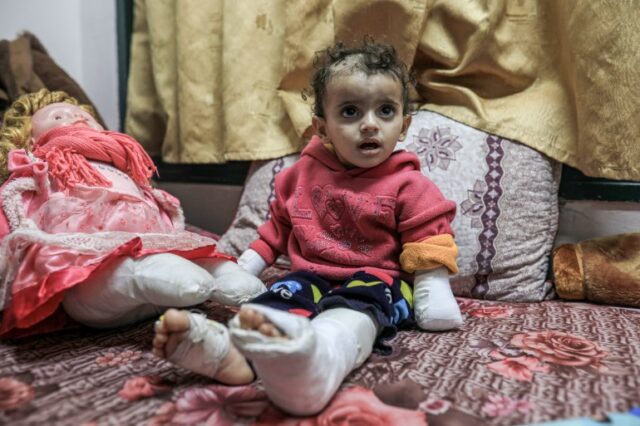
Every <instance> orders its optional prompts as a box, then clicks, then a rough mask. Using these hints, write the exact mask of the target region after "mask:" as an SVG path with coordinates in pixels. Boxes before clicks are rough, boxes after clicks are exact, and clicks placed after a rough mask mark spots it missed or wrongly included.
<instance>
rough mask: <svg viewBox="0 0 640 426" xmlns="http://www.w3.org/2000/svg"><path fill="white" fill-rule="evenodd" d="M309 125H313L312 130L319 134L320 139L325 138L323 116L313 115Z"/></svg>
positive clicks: (325, 128)
mask: <svg viewBox="0 0 640 426" xmlns="http://www.w3.org/2000/svg"><path fill="white" fill-rule="evenodd" d="M311 126H312V127H313V131H314V133H315V134H316V135H318V136H320V138H322V140H326V139H327V122H326V121H325V119H324V118H323V117H318V116H317V115H314V116H313V118H312V119H311Z"/></svg>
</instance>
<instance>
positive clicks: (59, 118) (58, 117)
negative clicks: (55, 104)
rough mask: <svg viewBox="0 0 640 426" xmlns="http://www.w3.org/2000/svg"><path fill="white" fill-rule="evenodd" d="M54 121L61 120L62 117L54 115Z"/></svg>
mask: <svg viewBox="0 0 640 426" xmlns="http://www.w3.org/2000/svg"><path fill="white" fill-rule="evenodd" d="M53 119H54V120H62V116H61V115H56V116H55V117H53Z"/></svg>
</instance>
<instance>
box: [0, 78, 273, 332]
mask: <svg viewBox="0 0 640 426" xmlns="http://www.w3.org/2000/svg"><path fill="white" fill-rule="evenodd" d="M0 130H1V131H0V171H1V172H2V175H1V176H2V178H4V177H7V176H8V175H9V172H12V173H11V175H10V176H9V178H8V180H7V181H6V182H5V184H4V185H3V186H2V187H1V188H0V200H1V203H0V242H1V243H2V244H1V245H0V309H3V312H2V322H1V323H0V334H1V335H3V336H14V337H16V336H19V335H27V334H33V333H35V332H44V331H50V330H54V329H57V328H60V327H61V326H63V325H64V324H65V322H66V318H67V316H69V317H71V318H73V319H74V320H76V321H77V322H80V323H82V324H86V325H90V326H95V327H116V326H120V325H124V324H130V323H133V322H135V321H139V320H142V319H145V318H150V317H154V316H157V315H158V314H159V313H160V312H163V311H164V310H165V309H166V308H167V307H175V306H183V307H186V306H191V305H195V304H198V303H202V302H204V301H206V300H208V299H214V300H217V301H219V302H223V303H229V304H240V303H242V302H245V301H247V300H250V299H251V298H253V297H255V296H256V295H258V294H260V293H262V292H263V291H264V290H266V289H265V287H264V285H263V284H262V282H260V280H259V279H257V278H256V277H255V276H253V275H251V274H249V273H247V272H246V271H245V270H244V269H242V268H240V267H239V266H238V265H237V264H236V263H234V262H232V261H230V258H229V257H228V256H224V255H222V254H221V253H218V252H217V251H216V249H215V241H214V240H212V239H211V238H208V237H204V236H202V235H198V234H195V233H192V232H188V231H185V230H184V218H183V216H182V210H181V208H180V204H179V202H178V200H176V199H175V198H173V197H171V196H170V195H169V194H167V193H165V192H163V191H159V190H156V189H153V188H152V187H151V186H150V184H149V178H150V177H151V174H152V173H153V171H154V170H155V167H154V165H153V163H152V161H151V159H150V158H149V156H148V155H147V154H146V153H145V152H144V150H143V149H142V147H141V146H140V145H139V144H138V143H137V142H136V141H135V140H134V139H132V138H130V137H129V136H127V135H124V134H122V133H117V132H108V131H104V130H103V129H102V127H101V126H100V125H99V124H98V123H97V122H96V120H95V118H94V117H93V115H92V114H91V110H90V109H89V108H88V107H84V106H80V105H77V101H76V100H75V99H74V98H71V97H69V96H68V95H67V94H66V93H64V92H49V91H48V90H46V89H43V90H41V91H39V92H37V93H31V94H27V95H24V96H22V97H21V98H19V99H18V100H16V102H14V103H13V104H12V105H11V106H10V108H9V109H8V110H7V111H6V112H5V114H4V120H3V126H2V128H1V129H0ZM18 148H22V149H18Z"/></svg>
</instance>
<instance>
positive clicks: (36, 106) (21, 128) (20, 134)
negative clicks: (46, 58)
mask: <svg viewBox="0 0 640 426" xmlns="http://www.w3.org/2000/svg"><path fill="white" fill-rule="evenodd" d="M58 102H65V103H69V104H73V105H78V100H77V99H76V98H74V97H71V96H70V95H69V94H67V92H63V91H61V90H59V91H49V90H48V89H41V90H39V91H37V92H34V93H27V94H25V95H22V96H20V97H19V98H18V99H16V100H15V101H14V102H13V103H12V104H11V105H10V106H9V108H7V110H6V111H5V112H4V116H3V119H2V127H1V128H0V182H3V181H4V180H6V179H7V177H8V176H9V170H8V169H7V161H8V157H9V151H11V150H12V149H21V148H24V149H29V148H30V146H29V144H30V142H31V117H33V114H35V113H36V112H37V111H39V110H41V109H42V108H44V107H46V106H47V105H51V104H54V103H58ZM78 106H79V107H80V108H82V109H83V110H85V111H87V112H88V113H89V114H91V115H93V116H95V113H94V111H93V108H92V107H91V106H89V105H78Z"/></svg>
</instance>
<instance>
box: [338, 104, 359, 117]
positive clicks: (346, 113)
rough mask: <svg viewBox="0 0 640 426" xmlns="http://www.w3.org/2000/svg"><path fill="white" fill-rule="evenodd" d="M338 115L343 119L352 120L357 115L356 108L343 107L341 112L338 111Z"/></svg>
mask: <svg viewBox="0 0 640 426" xmlns="http://www.w3.org/2000/svg"><path fill="white" fill-rule="evenodd" d="M340 115H342V116H343V117H344V118H353V117H355V116H356V115H358V108H356V107H354V106H347V107H344V108H342V111H340Z"/></svg>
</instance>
